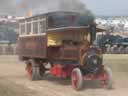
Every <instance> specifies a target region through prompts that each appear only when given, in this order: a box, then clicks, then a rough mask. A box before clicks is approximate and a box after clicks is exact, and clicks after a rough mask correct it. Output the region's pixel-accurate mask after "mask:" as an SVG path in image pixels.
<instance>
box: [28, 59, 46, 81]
mask: <svg viewBox="0 0 128 96" xmlns="http://www.w3.org/2000/svg"><path fill="white" fill-rule="evenodd" d="M26 64H27V67H26V70H27V73H28V77H29V78H30V79H31V80H41V79H42V77H43V75H44V73H45V69H44V67H42V66H40V64H37V62H35V60H29V61H27V63H26Z"/></svg>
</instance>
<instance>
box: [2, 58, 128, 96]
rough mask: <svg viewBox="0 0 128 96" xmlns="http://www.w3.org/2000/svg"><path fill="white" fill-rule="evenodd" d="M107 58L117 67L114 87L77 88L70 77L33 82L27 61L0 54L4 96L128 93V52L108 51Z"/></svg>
mask: <svg viewBox="0 0 128 96" xmlns="http://www.w3.org/2000/svg"><path fill="white" fill-rule="evenodd" d="M103 61H104V64H105V66H109V67H110V68H111V69H112V71H113V82H114V83H113V84H114V89H113V90H111V91H108V90H103V89H102V88H101V89H99V88H93V87H89V88H88V89H85V90H83V91H81V92H76V91H74V90H73V89H72V88H71V85H70V81H68V84H66V85H65V84H61V83H58V82H60V80H58V79H55V80H52V79H53V78H51V80H41V81H36V82H32V81H30V80H28V78H27V77H26V75H25V70H24V68H25V64H23V62H20V61H19V60H18V57H17V56H4V55H3V56H0V96H127V94H128V92H127V91H128V82H127V79H128V55H104V56H103ZM88 85H89V84H88Z"/></svg>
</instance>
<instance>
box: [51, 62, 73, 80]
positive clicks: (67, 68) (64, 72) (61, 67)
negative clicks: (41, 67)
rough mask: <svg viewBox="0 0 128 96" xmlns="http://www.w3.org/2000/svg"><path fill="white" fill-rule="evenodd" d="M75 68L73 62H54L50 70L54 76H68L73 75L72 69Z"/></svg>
mask: <svg viewBox="0 0 128 96" xmlns="http://www.w3.org/2000/svg"><path fill="white" fill-rule="evenodd" d="M73 68H74V65H73V64H69V65H65V64H54V66H53V67H52V68H51V69H50V72H51V74H52V75H53V76H56V77H62V78H67V77H69V76H71V72H72V69H73Z"/></svg>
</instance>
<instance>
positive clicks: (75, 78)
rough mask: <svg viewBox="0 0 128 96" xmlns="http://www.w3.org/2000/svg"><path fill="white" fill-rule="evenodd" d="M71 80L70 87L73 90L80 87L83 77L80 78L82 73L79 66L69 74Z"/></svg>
mask: <svg viewBox="0 0 128 96" xmlns="http://www.w3.org/2000/svg"><path fill="white" fill-rule="evenodd" d="M71 82H72V87H73V88H74V89H75V90H80V89H82V85H83V79H82V73H81V71H80V69H79V68H75V69H73V71H72V74H71Z"/></svg>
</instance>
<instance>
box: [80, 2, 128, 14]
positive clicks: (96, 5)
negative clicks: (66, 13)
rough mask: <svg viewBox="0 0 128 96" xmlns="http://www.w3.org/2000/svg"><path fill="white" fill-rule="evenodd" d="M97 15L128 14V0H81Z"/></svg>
mask: <svg viewBox="0 0 128 96" xmlns="http://www.w3.org/2000/svg"><path fill="white" fill-rule="evenodd" d="M81 1H82V2H84V3H85V4H86V6H87V8H89V9H90V10H91V11H92V12H93V13H94V14H96V15H105V16H106V15H107V16H111V15H119V16H122V15H127V16H128V0H81Z"/></svg>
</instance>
